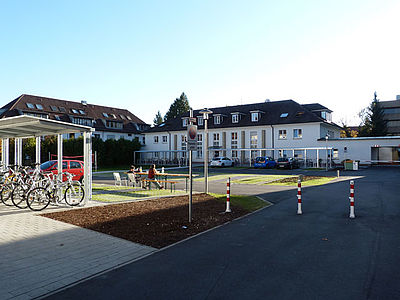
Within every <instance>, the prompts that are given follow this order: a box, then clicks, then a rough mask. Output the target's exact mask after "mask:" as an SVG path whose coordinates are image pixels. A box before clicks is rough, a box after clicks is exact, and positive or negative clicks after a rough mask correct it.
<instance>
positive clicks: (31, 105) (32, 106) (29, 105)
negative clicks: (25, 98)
mask: <svg viewBox="0 0 400 300" xmlns="http://www.w3.org/2000/svg"><path fill="white" fill-rule="evenodd" d="M26 106H27V107H28V108H32V109H34V108H35V106H34V105H33V104H32V103H27V104H26Z"/></svg>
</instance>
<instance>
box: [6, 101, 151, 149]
mask: <svg viewBox="0 0 400 300" xmlns="http://www.w3.org/2000/svg"><path fill="white" fill-rule="evenodd" d="M18 115H28V116H35V117H40V118H45V119H52V120H58V121H63V122H68V123H74V124H79V125H85V126H90V127H93V128H94V132H93V136H95V137H99V138H101V139H103V140H107V139H120V138H124V139H127V140H133V139H135V138H137V139H138V140H139V141H140V142H141V143H142V144H144V143H145V137H144V134H143V131H145V130H146V129H148V128H150V125H148V124H146V123H145V122H143V121H142V120H141V119H139V118H138V117H137V116H135V115H134V114H132V113H131V112H130V111H128V110H126V109H121V108H115V107H108V106H101V105H95V104H89V103H87V102H86V101H81V102H74V101H69V100H60V99H53V98H47V97H42V96H34V95H25V94H23V95H21V96H19V97H18V98H16V99H14V100H13V101H11V102H9V103H7V104H6V105H4V106H3V107H2V108H0V118H5V117H11V116H18ZM75 135H76V134H71V135H70V136H68V137H65V138H71V137H75Z"/></svg>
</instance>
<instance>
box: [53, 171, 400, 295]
mask: <svg viewBox="0 0 400 300" xmlns="http://www.w3.org/2000/svg"><path fill="white" fill-rule="evenodd" d="M352 175H357V176H359V178H358V179H356V180H355V202H356V204H355V205H356V206H355V213H356V218H355V219H350V218H349V182H348V181H339V182H335V183H332V184H327V185H323V186H316V187H307V188H304V189H303V214H302V215H297V214H296V211H297V198H296V194H297V193H296V192H294V191H293V190H286V191H276V192H271V193H267V192H266V193H265V194H263V195H262V194H260V195H261V196H264V197H266V196H268V198H269V200H273V199H278V201H272V202H274V203H275V205H273V206H271V207H269V208H266V209H263V210H260V211H258V212H256V213H254V214H251V215H249V216H247V217H245V218H242V219H239V220H236V221H234V222H231V223H229V224H227V225H225V226H221V227H219V228H217V229H215V230H212V231H209V232H206V233H204V234H201V235H199V236H196V237H194V238H191V239H189V240H186V241H184V242H181V243H178V244H176V245H174V246H172V247H169V248H167V249H164V250H162V251H159V252H156V253H154V254H153V255H151V256H148V257H146V258H144V259H141V260H139V261H136V262H133V263H131V264H127V265H125V266H123V267H121V268H118V269H115V270H112V271H110V272H107V273H104V274H102V275H100V276H97V277H95V278H92V279H90V280H88V281H85V282H82V283H80V284H79V285H76V286H73V287H71V288H69V289H66V290H64V291H61V292H59V293H57V294H54V295H51V296H50V297H49V299H83V298H85V299H166V298H169V299H400V285H399V282H400V273H399V272H398V269H399V267H400V252H399V249H400V238H399V234H398V231H399V228H400V218H399V215H400V201H399V195H400V183H399V182H400V181H399V178H400V169H399V168H377V169H373V168H372V169H368V170H361V171H360V172H353V173H352Z"/></svg>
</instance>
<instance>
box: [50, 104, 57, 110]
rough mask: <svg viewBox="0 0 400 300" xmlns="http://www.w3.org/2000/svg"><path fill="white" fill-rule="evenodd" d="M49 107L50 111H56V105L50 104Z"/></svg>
mask: <svg viewBox="0 0 400 300" xmlns="http://www.w3.org/2000/svg"><path fill="white" fill-rule="evenodd" d="M50 109H51V110H52V111H58V108H57V106H54V105H50Z"/></svg>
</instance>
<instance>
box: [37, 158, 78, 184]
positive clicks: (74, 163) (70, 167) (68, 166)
mask: <svg viewBox="0 0 400 300" xmlns="http://www.w3.org/2000/svg"><path fill="white" fill-rule="evenodd" d="M57 167H58V164H57V161H56V160H49V161H46V162H44V163H42V164H41V165H40V170H41V171H42V172H52V173H53V174H58V170H57ZM63 172H68V173H71V174H72V175H73V177H72V180H77V181H78V180H79V181H81V182H82V180H83V161H80V160H63ZM64 180H65V178H64Z"/></svg>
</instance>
